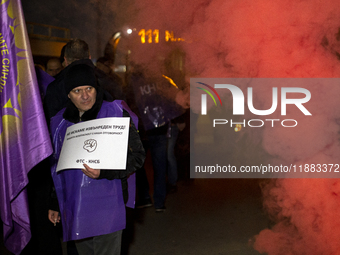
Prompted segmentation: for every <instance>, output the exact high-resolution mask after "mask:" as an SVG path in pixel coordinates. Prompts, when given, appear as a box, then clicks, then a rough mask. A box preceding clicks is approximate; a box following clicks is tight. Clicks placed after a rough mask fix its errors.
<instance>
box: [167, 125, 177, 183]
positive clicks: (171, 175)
mask: <svg viewBox="0 0 340 255" xmlns="http://www.w3.org/2000/svg"><path fill="white" fill-rule="evenodd" d="M178 133H179V129H178V126H177V124H172V125H171V132H170V137H168V182H169V184H170V185H172V186H175V185H176V184H177V178H178V177H177V159H176V155H175V145H176V141H177V137H178Z"/></svg>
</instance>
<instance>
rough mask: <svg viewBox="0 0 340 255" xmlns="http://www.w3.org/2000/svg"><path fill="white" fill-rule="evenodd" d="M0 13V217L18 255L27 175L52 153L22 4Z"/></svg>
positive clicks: (8, 4)
mask: <svg viewBox="0 0 340 255" xmlns="http://www.w3.org/2000/svg"><path fill="white" fill-rule="evenodd" d="M0 7H1V30H0V61H1V74H0V106H1V125H0V133H1V134H0V145H1V146H0V207H1V211H0V216H1V220H2V223H3V231H4V243H5V246H6V247H7V249H8V250H9V251H10V252H12V253H14V254H19V253H20V252H21V251H22V249H23V248H24V247H25V246H26V244H27V243H28V241H29V240H30V237H31V233H30V222H29V213H28V202H27V194H26V189H25V187H26V185H27V183H28V177H27V174H28V172H29V171H30V169H32V167H34V166H35V165H36V164H37V163H39V162H40V161H42V160H43V159H45V158H46V157H48V156H49V155H50V154H51V153H52V147H51V142H50V138H49V133H48V129H47V126H46V122H45V117H44V113H43V108H42V104H41V97H40V92H39V88H38V84H37V78H36V74H35V70H34V64H33V60H32V54H31V51H30V45H29V41H28V36H27V32H26V25H25V20H24V17H23V12H22V7H21V2H20V1H19V0H10V1H6V0H5V1H2V3H1V5H0Z"/></svg>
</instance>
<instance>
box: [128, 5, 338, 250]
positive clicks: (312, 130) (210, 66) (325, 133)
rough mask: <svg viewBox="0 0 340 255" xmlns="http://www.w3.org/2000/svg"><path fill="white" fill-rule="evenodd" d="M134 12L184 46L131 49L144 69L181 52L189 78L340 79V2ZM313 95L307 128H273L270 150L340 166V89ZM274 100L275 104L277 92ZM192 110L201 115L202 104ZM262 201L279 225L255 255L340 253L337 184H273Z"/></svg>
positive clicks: (267, 142) (318, 88) (314, 90)
mask: <svg viewBox="0 0 340 255" xmlns="http://www.w3.org/2000/svg"><path fill="white" fill-rule="evenodd" d="M136 5H137V7H138V9H139V12H138V15H137V16H136V22H138V23H136V24H139V26H142V27H145V28H146V29H147V28H150V29H155V28H157V29H163V30H164V29H169V30H173V31H175V33H176V34H177V36H179V37H183V38H184V39H185V40H186V42H185V43H179V44H177V45H176V44H172V45H166V46H164V47H163V46H157V47H153V50H152V51H145V50H144V51H143V50H141V47H142V46H143V45H135V46H136V48H135V49H133V51H134V52H139V53H140V54H137V53H136V54H135V57H136V58H135V59H136V61H139V62H141V63H144V64H147V65H149V66H150V67H151V68H152V69H154V70H156V69H157V68H159V67H160V66H161V65H159V63H160V62H161V60H160V59H159V56H163V57H165V56H166V55H167V54H168V52H170V51H171V50H172V49H173V48H176V47H180V48H182V49H183V50H184V51H185V53H186V63H185V71H186V73H187V78H188V79H189V78H190V77H204V78H216V77H223V78H224V77H254V78H266V77H271V78H286V77H291V78H308V77H310V78H317V77H319V78H328V77H329V78H333V77H339V76H340V62H339V59H340V16H339V14H340V2H339V1H338V0H332V1H331V0H326V1H321V0H308V1H307V0H277V1H271V0H256V1H254V0H229V1H227V0H210V1H207V0H200V1H197V0H187V1H179V0H173V1H165V0H163V1H159V0H157V1H155V0H154V1H150V0H139V1H138V2H136ZM285 86H289V85H285ZM339 87H340V85H339ZM257 89H258V90H261V87H260V85H259V87H258V88H257ZM308 89H309V91H310V92H311V94H312V101H311V103H310V104H309V106H308V109H309V110H310V111H311V112H312V114H313V117H312V118H307V117H306V118H305V119H303V120H302V122H303V126H308V129H294V130H293V131H292V130H287V129H286V130H284V129H270V128H266V129H265V131H264V132H263V137H262V146H263V148H264V149H265V150H266V151H267V152H268V153H269V154H270V155H272V156H274V157H276V158H278V159H279V160H284V161H286V162H291V163H295V164H305V163H313V162H314V163H317V162H329V163H339V160H338V159H339V155H340V149H339V137H338V136H339V135H338V134H339V124H338V123H337V119H338V118H339V116H340V107H339V103H338V102H339V99H338V95H340V88H338V87H337V86H336V85H335V86H332V87H331V88H326V87H324V86H322V84H317V83H315V84H311V85H310V86H309V87H308ZM267 98H268V99H269V100H271V91H268V96H267ZM191 101H192V102H193V100H191ZM196 101H197V102H198V100H196ZM191 106H192V108H193V109H194V110H196V111H199V106H198V105H197V106H196V105H193V104H192V105H191ZM228 107H230V106H228ZM263 195H264V197H263V199H264V205H265V208H266V210H267V212H268V215H269V217H271V218H272V219H273V220H274V221H275V225H274V226H273V227H272V228H271V229H266V230H263V231H261V232H260V233H259V235H258V236H257V237H256V241H255V245H254V248H255V249H256V250H258V251H259V252H261V253H267V254H269V255H279V254H282V255H288V254H299V255H301V254H308V255H309V254H340V242H339V240H338V239H339V236H340V218H339V216H338V214H339V212H338V211H339V210H340V198H339V195H340V182H339V179H276V180H270V181H269V182H268V183H267V184H266V185H264V186H263Z"/></svg>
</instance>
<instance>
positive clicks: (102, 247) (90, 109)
mask: <svg viewBox="0 0 340 255" xmlns="http://www.w3.org/2000/svg"><path fill="white" fill-rule="evenodd" d="M65 87H66V90H67V92H68V97H69V99H70V100H69V103H68V105H67V106H66V108H64V109H63V110H61V111H60V112H59V113H58V114H57V115H56V116H55V117H53V118H52V119H51V126H50V127H51V134H52V139H53V146H54V155H53V164H52V168H51V172H52V177H53V181H54V186H55V190H56V195H57V198H58V205H59V208H57V207H54V208H51V209H53V210H49V220H50V221H51V222H52V223H54V224H55V223H57V222H59V221H60V220H61V222H62V225H63V238H64V241H69V240H75V241H76V246H77V250H78V253H79V254H120V250H121V237H122V230H123V229H124V228H125V224H126V219H125V204H126V206H129V207H134V202H135V201H134V200H135V175H134V172H135V171H136V170H137V169H139V168H140V167H141V166H142V165H143V162H144V159H145V152H144V149H143V145H142V143H141V141H140V138H139V134H138V132H137V130H136V126H137V117H136V115H135V114H134V113H133V112H131V110H130V109H129V107H128V106H127V105H126V104H125V102H123V101H118V100H116V101H114V102H106V101H104V100H103V91H102V89H101V88H100V87H98V86H97V83H96V77H95V74H94V69H93V68H91V67H89V66H87V65H76V66H74V67H72V68H70V70H68V72H67V73H66V74H65ZM130 116H131V118H130ZM130 119H132V121H130ZM59 212H60V214H59Z"/></svg>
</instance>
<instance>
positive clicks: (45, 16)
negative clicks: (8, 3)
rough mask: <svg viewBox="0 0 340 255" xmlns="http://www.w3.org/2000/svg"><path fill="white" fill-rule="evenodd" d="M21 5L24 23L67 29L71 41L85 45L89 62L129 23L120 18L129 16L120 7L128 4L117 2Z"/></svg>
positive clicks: (49, 0)
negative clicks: (88, 54)
mask: <svg viewBox="0 0 340 255" xmlns="http://www.w3.org/2000/svg"><path fill="white" fill-rule="evenodd" d="M21 2H22V6H23V10H24V15H25V19H26V22H35V23H40V24H46V25H51V26H58V27H63V28H68V29H70V30H71V38H81V39H83V40H85V41H86V42H87V43H88V44H89V46H90V51H91V55H92V57H93V58H98V57H99V56H101V55H102V51H103V48H104V47H105V44H106V43H107V41H108V39H109V38H110V36H111V35H112V34H113V33H115V32H116V31H117V30H119V29H120V28H121V27H122V26H123V24H125V22H126V20H131V18H129V19H127V16H128V15H125V14H124V13H129V12H128V11H127V9H126V7H124V5H123V3H124V4H128V3H129V2H131V1H120V0H119V1H114V2H110V4H108V3H106V1H105V3H103V2H102V1H95V0H89V1H72V0H71V1H69V0H60V1H53V0H46V1H45V0H23V1H21ZM129 6H132V5H129ZM129 9H130V10H132V9H133V8H129ZM118 10H119V11H118ZM117 12H118V14H117ZM131 16H133V15H130V17H131Z"/></svg>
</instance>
